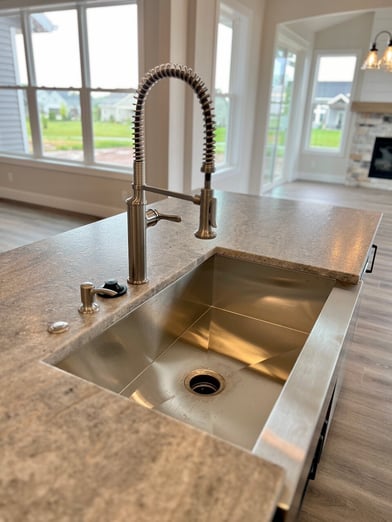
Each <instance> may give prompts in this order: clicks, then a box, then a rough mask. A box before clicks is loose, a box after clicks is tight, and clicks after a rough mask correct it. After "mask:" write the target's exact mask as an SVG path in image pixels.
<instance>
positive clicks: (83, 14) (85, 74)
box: [0, 0, 141, 179]
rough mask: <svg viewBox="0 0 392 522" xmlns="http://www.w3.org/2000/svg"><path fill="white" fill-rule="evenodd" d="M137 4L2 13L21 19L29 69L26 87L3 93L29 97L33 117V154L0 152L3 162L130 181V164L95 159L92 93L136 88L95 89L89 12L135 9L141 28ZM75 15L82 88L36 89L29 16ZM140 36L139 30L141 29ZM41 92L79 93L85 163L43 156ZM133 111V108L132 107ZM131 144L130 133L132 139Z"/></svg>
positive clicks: (98, 1) (95, 1)
mask: <svg viewBox="0 0 392 522" xmlns="http://www.w3.org/2000/svg"><path fill="white" fill-rule="evenodd" d="M138 4H139V3H138V1H137V0H104V1H102V0H92V1H86V2H84V3H83V4H81V3H79V2H78V3H70V4H64V3H63V4H61V3H60V2H59V3H58V4H57V3H56V4H46V5H45V4H41V5H36V6H34V7H31V8H25V9H16V8H15V9H12V8H11V9H3V10H0V16H12V15H18V16H20V22H21V32H22V34H23V38H24V51H25V58H26V69H27V84H26V85H22V84H15V85H6V84H2V85H0V90H6V89H11V90H15V91H22V92H25V93H26V98H27V105H28V111H29V116H30V128H31V139H32V148H33V151H32V153H25V154H24V153H12V152H7V151H6V150H4V151H0V156H1V157H2V158H7V160H8V159H9V160H11V161H12V162H15V163H16V164H18V163H20V162H23V164H26V162H30V161H31V163H32V164H33V165H36V164H37V163H38V162H39V163H42V164H44V165H50V166H53V167H54V168H55V169H56V170H57V169H59V170H64V166H68V167H74V168H75V169H76V171H77V170H81V171H83V173H96V172H98V174H99V173H100V172H102V173H105V174H103V175H104V176H105V177H106V172H108V171H110V172H111V173H112V172H113V173H114V174H115V173H117V175H115V176H114V177H115V178H118V179H122V178H123V175H124V174H127V177H128V176H129V175H131V174H132V173H133V168H132V165H131V161H130V166H129V167H128V166H122V165H119V164H116V163H104V162H98V161H96V160H95V159H94V155H95V149H94V133H93V113H92V110H91V109H92V107H91V95H92V93H97V92H98V93H99V92H105V93H122V94H124V95H126V94H129V93H130V94H135V93H136V91H137V88H136V87H135V88H112V89H111V88H97V87H92V86H91V83H90V77H89V71H90V64H89V53H88V28H87V9H89V8H91V7H113V6H120V5H136V6H137V9H138V13H137V23H138V26H139V23H140V15H139V5H138ZM69 10H74V11H76V17H77V31H78V36H79V58H80V68H81V85H80V87H71V86H64V87H48V86H41V85H37V81H36V77H35V68H34V59H33V41H32V34H31V30H30V27H29V16H30V15H32V14H34V13H41V12H43V11H45V12H55V11H69ZM138 32H140V26H139V27H138ZM138 47H139V49H138V59H139V64H138V67H140V54H141V53H140V39H138ZM38 91H67V92H77V93H79V99H80V111H81V115H80V123H81V132H82V143H83V160H80V161H76V160H72V159H68V158H51V157H50V156H47V155H45V154H44V150H43V140H42V132H41V126H40V116H39V110H38V99H37V93H38ZM130 108H131V107H130ZM129 140H130V143H131V133H130V137H129Z"/></svg>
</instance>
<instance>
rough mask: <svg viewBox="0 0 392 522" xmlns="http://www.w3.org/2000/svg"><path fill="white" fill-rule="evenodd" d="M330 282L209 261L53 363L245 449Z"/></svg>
mask: <svg viewBox="0 0 392 522" xmlns="http://www.w3.org/2000/svg"><path fill="white" fill-rule="evenodd" d="M334 284H335V281H334V280H332V279H329V278H325V277H319V276H317V275H313V274H307V273H304V272H299V271H294V270H285V269H279V268H274V267H270V266H266V265H261V264H257V263H252V262H248V261H243V260H239V259H233V258H229V257H225V256H222V255H215V256H213V257H211V258H210V259H208V260H207V261H205V262H204V263H203V264H201V265H200V266H198V267H197V268H195V269H194V270H192V271H191V272H189V273H188V274H186V275H185V276H183V277H181V278H180V279H178V280H177V281H176V282H174V283H173V284H171V285H170V286H168V287H167V288H165V289H164V290H162V291H161V292H160V293H158V294H156V295H155V296H153V297H152V298H150V299H149V300H148V301H146V302H145V303H144V304H142V305H141V306H139V307H138V308H137V309H135V310H134V311H132V312H131V313H130V314H129V315H128V316H127V317H125V318H124V319H122V320H120V321H119V322H118V323H116V324H115V325H114V326H112V327H110V328H109V329H107V330H106V331H104V332H103V333H102V334H100V335H99V336H97V337H96V338H95V339H93V340H92V341H90V342H88V343H87V344H85V345H84V346H82V347H81V348H80V349H78V350H76V351H75V352H73V353H71V354H70V355H68V356H67V357H65V358H64V359H63V360H61V361H60V362H57V363H56V366H57V367H58V368H61V369H62V370H65V371H67V372H70V373H72V374H74V375H77V376H79V377H81V378H83V379H86V380H88V381H91V382H93V383H95V384H97V385H99V386H102V387H104V388H107V389H109V390H112V391H114V392H117V393H119V394H121V395H123V396H126V397H128V398H129V399H130V400H132V401H136V402H137V403H139V404H141V405H143V406H145V407H147V408H151V409H155V410H158V411H160V412H162V413H164V414H167V415H170V416H172V417H174V418H176V419H178V420H181V421H183V422H186V423H189V424H191V425H193V426H195V427H197V428H200V429H202V430H206V431H208V432H209V433H211V434H214V435H216V436H218V437H221V438H223V439H225V440H228V441H230V442H232V443H234V444H236V445H239V446H241V447H243V448H246V449H249V450H251V449H252V447H253V446H254V444H255V442H256V440H257V437H258V436H259V434H260V432H261V430H262V428H263V426H264V424H265V422H266V420H267V419H268V416H269V415H270V412H271V410H272V408H273V406H274V404H275V402H276V400H277V398H278V397H279V395H280V393H281V391H282V388H283V386H284V384H285V382H286V380H287V379H288V376H289V374H290V372H291V371H292V368H293V366H294V364H295V362H296V360H297V358H298V356H299V354H300V352H301V350H302V348H303V346H304V344H305V341H306V339H307V337H308V336H309V333H310V332H311V330H312V328H313V326H314V324H315V322H316V320H317V318H318V316H319V314H320V311H321V309H322V307H323V305H324V303H325V301H326V300H327V298H328V296H329V294H330V292H331V290H332V288H333V287H334Z"/></svg>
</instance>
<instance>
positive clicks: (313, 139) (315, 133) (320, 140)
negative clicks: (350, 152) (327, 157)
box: [310, 129, 342, 149]
mask: <svg viewBox="0 0 392 522" xmlns="http://www.w3.org/2000/svg"><path fill="white" fill-rule="evenodd" d="M341 137H342V131H341V130H331V129H312V134H311V136H310V146H311V147H318V148H326V149H338V148H339V146H340V139H341Z"/></svg>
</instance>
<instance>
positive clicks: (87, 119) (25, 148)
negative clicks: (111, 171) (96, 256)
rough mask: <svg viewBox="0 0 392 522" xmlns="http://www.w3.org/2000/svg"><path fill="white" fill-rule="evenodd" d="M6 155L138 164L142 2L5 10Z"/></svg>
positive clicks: (2, 102)
mask: <svg viewBox="0 0 392 522" xmlns="http://www.w3.org/2000/svg"><path fill="white" fill-rule="evenodd" d="M0 53H1V60H0V152H1V153H5V154H13V155H18V156H24V157H26V156H27V157H28V156H30V157H34V158H44V159H49V160H53V161H67V162H77V163H83V164H88V165H104V164H107V165H112V166H116V167H119V168H121V167H123V168H124V167H127V168H128V169H129V167H130V166H131V159H132V158H131V154H130V146H131V116H132V115H131V111H132V104H133V103H132V98H133V95H134V93H135V91H136V88H137V82H138V45H137V6H136V3H135V2H133V1H132V2H131V1H128V2H122V3H120V2H118V1H117V2H116V3H114V2H105V5H101V6H100V5H99V3H97V2H95V3H94V4H89V2H85V3H84V4H83V5H79V6H77V7H72V8H69V9H68V8H64V6H62V7H61V8H56V7H53V8H51V9H50V10H49V9H48V8H47V7H46V8H45V10H39V9H34V10H28V11H25V12H23V13H21V14H20V13H19V11H18V13H12V12H7V13H4V14H1V13H0Z"/></svg>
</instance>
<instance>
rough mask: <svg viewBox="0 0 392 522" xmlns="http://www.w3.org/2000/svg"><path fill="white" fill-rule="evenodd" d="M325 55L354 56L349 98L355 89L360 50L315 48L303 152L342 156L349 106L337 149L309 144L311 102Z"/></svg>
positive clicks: (346, 132) (345, 142) (348, 123)
mask: <svg viewBox="0 0 392 522" xmlns="http://www.w3.org/2000/svg"><path fill="white" fill-rule="evenodd" d="M325 56H355V57H356V59H357V61H356V65H355V71H354V76H353V80H352V89H351V99H352V94H353V92H354V91H355V86H356V83H357V78H358V70H359V62H360V57H361V52H360V51H359V50H358V49H355V50H353V49H344V50H339V51H334V50H328V49H327V50H325V49H315V51H314V53H313V67H312V72H311V75H310V78H312V88H311V89H309V95H308V102H307V104H306V106H307V107H308V111H307V114H306V115H305V132H304V134H303V152H304V153H306V154H312V155H314V156H329V157H336V158H343V157H345V154H346V149H347V145H348V138H349V134H350V127H351V120H352V116H351V111H350V107H347V110H346V114H345V118H344V125H343V129H342V137H341V140H340V147H339V148H338V149H328V148H327V147H311V146H310V136H311V132H312V113H313V111H312V104H313V99H314V93H315V90H316V83H317V76H318V70H319V64H320V58H322V57H325Z"/></svg>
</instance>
